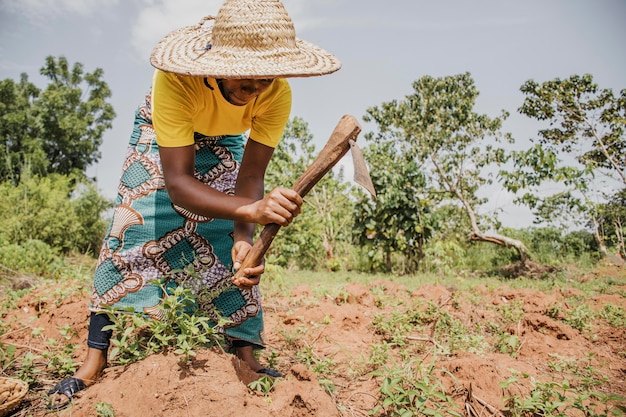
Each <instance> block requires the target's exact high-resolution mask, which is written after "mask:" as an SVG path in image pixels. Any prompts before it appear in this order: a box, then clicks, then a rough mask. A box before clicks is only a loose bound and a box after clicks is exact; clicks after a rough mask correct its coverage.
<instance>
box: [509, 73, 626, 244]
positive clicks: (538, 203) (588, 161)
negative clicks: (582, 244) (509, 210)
mask: <svg viewBox="0 0 626 417" xmlns="http://www.w3.org/2000/svg"><path fill="white" fill-rule="evenodd" d="M520 90H521V91H522V93H524V94H525V95H526V97H525V99H524V103H523V104H522V106H521V107H520V108H519V112H520V113H521V114H523V115H526V116H528V117H530V118H532V119H536V120H538V121H541V122H547V123H548V126H547V127H545V128H543V129H541V130H539V138H538V140H536V144H535V145H534V146H532V147H531V148H529V149H527V150H524V151H520V152H514V153H513V154H512V156H513V161H514V166H515V170H512V171H509V172H507V173H502V174H503V178H505V186H506V187H507V188H508V189H509V190H511V191H514V192H519V191H521V192H522V195H521V197H520V198H519V200H518V201H519V202H521V203H523V204H526V205H527V206H528V207H530V208H531V209H532V210H533V211H534V212H535V214H536V216H537V218H538V221H547V222H551V223H554V222H556V221H558V220H561V221H562V222H564V223H566V224H568V225H569V226H573V225H577V224H578V225H584V224H586V223H591V224H592V227H593V230H594V234H595V237H596V239H597V241H598V244H599V245H600V248H601V250H602V252H604V253H606V252H607V249H606V247H605V243H604V240H605V237H604V236H603V232H602V229H601V227H600V223H599V219H598V216H599V213H598V204H600V203H601V202H602V201H605V200H606V199H607V198H608V196H607V195H604V193H603V191H602V190H603V188H605V187H609V188H610V189H612V190H613V192H614V191H615V190H616V187H615V184H620V183H621V185H622V186H623V185H626V158H625V154H626V152H625V151H626V135H625V134H624V131H625V130H624V129H625V126H626V125H625V121H626V90H622V91H621V95H620V96H619V97H615V96H614V95H613V92H612V90H610V89H600V88H599V87H598V85H597V84H595V83H594V82H593V77H592V76H591V75H589V74H586V75H583V76H578V75H573V76H571V77H569V78H566V79H564V80H561V79H559V78H556V79H554V80H552V81H546V82H544V83H542V84H539V83H537V82H535V81H533V80H528V81H526V82H525V83H524V84H523V85H522V87H521V88H520ZM534 142H535V141H534ZM607 179H608V180H609V181H608V182H607V181H606V180H607ZM611 184H613V185H611ZM547 185H554V186H555V188H557V189H558V191H557V192H556V193H552V194H550V193H546V191H545V190H546V189H547V188H548V187H547Z"/></svg>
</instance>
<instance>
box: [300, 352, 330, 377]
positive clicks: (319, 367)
mask: <svg viewBox="0 0 626 417" xmlns="http://www.w3.org/2000/svg"><path fill="white" fill-rule="evenodd" d="M296 356H297V357H298V359H300V360H301V361H302V362H304V363H305V364H306V365H307V367H309V368H311V370H312V371H313V372H315V373H316V374H318V375H319V376H326V375H331V374H332V373H333V371H332V369H333V368H334V366H335V362H334V361H333V360H332V359H328V358H319V357H318V356H317V355H316V354H315V352H313V349H312V348H311V347H309V346H307V347H305V348H303V349H299V350H298V351H297V352H296Z"/></svg>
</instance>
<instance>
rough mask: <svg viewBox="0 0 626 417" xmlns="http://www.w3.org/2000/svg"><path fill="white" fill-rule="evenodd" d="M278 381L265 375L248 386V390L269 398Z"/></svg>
mask: <svg viewBox="0 0 626 417" xmlns="http://www.w3.org/2000/svg"><path fill="white" fill-rule="evenodd" d="M275 384H276V381H274V379H273V378H271V377H269V376H267V375H263V376H262V377H261V378H259V379H257V380H256V381H252V382H250V383H249V384H248V388H249V389H250V390H251V391H253V392H259V393H261V394H263V395H264V396H266V397H267V396H269V394H270V392H272V390H273V389H274V385H275Z"/></svg>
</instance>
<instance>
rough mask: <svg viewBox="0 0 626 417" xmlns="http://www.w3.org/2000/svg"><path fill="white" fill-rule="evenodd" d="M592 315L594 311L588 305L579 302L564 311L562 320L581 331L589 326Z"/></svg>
mask: <svg viewBox="0 0 626 417" xmlns="http://www.w3.org/2000/svg"><path fill="white" fill-rule="evenodd" d="M594 316H595V313H594V312H593V310H591V308H589V306H588V305H586V304H584V303H582V304H581V303H579V304H577V305H576V307H574V308H573V309H571V310H569V311H568V312H567V313H566V317H565V319H564V320H563V321H564V322H565V323H567V324H569V325H570V326H572V327H573V328H574V329H576V330H579V331H581V332H583V331H585V330H587V329H589V328H590V327H591V325H592V324H591V323H592V321H593V318H594Z"/></svg>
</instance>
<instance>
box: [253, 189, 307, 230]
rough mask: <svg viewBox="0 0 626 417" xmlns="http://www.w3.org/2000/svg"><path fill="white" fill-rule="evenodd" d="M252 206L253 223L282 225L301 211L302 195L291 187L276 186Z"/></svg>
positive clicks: (287, 223)
mask: <svg viewBox="0 0 626 417" xmlns="http://www.w3.org/2000/svg"><path fill="white" fill-rule="evenodd" d="M252 206H253V207H252V210H253V216H254V219H255V220H254V223H257V224H260V225H266V224H268V223H276V224H279V225H281V226H283V227H284V226H288V225H289V224H291V222H292V221H293V219H294V218H295V217H296V216H297V215H298V214H300V213H301V211H302V197H300V194H298V193H297V192H296V191H294V190H292V189H289V188H283V187H277V188H274V189H273V190H272V191H271V192H270V193H268V194H266V195H265V197H263V199H262V200H259V201H256V202H254V203H253V204H252Z"/></svg>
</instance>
